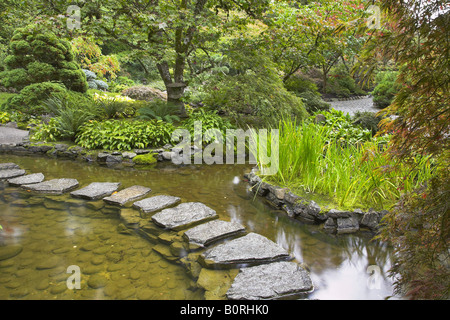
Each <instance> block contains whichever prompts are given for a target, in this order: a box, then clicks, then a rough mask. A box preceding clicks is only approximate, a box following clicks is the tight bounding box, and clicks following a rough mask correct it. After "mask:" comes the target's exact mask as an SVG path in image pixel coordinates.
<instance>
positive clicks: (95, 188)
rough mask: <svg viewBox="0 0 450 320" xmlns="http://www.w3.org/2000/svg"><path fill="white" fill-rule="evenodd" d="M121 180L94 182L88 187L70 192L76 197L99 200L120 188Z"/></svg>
mask: <svg viewBox="0 0 450 320" xmlns="http://www.w3.org/2000/svg"><path fill="white" fill-rule="evenodd" d="M119 187H120V183H119V182H93V183H91V184H90V185H88V186H87V187H84V188H82V189H80V190H76V191H73V192H71V193H70V195H71V196H72V197H74V198H81V199H86V200H99V199H102V198H104V197H107V196H110V195H111V194H112V193H114V192H116V191H117V189H119Z"/></svg>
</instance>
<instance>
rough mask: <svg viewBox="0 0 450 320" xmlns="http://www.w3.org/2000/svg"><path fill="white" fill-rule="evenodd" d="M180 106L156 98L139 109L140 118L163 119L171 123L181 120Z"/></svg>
mask: <svg viewBox="0 0 450 320" xmlns="http://www.w3.org/2000/svg"><path fill="white" fill-rule="evenodd" d="M179 110H180V107H179V106H177V105H175V104H172V103H170V102H166V101H163V100H159V99H158V100H154V101H152V102H149V103H147V104H146V105H145V106H144V107H142V108H140V109H139V110H138V114H139V116H138V119H141V120H152V119H155V120H161V121H165V122H169V123H173V122H176V121H180V117H179V116H178V115H177V114H178V113H179Z"/></svg>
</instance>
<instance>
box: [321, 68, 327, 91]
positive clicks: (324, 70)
mask: <svg viewBox="0 0 450 320" xmlns="http://www.w3.org/2000/svg"><path fill="white" fill-rule="evenodd" d="M322 73H323V88H322V90H323V94H326V93H327V84H328V71H327V69H326V67H324V66H323V67H322Z"/></svg>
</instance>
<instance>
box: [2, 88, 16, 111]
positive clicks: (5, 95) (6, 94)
mask: <svg viewBox="0 0 450 320" xmlns="http://www.w3.org/2000/svg"><path fill="white" fill-rule="evenodd" d="M14 95H15V93H9V92H0V110H2V109H3V104H5V103H6V102H7V101H8V100H9V99H10V98H12V97H13V96H14ZM4 108H6V106H5V107H4Z"/></svg>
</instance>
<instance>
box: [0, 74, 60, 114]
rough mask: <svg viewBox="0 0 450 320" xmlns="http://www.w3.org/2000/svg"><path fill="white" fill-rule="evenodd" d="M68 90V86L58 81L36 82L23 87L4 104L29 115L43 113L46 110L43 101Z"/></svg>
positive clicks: (8, 107)
mask: <svg viewBox="0 0 450 320" xmlns="http://www.w3.org/2000/svg"><path fill="white" fill-rule="evenodd" d="M66 91H67V90H66V88H65V87H64V86H62V85H61V84H58V83H53V82H41V83H34V84H31V85H29V86H27V87H25V88H24V89H22V90H21V91H20V93H19V94H17V95H14V96H12V97H10V98H9V99H8V100H7V102H6V103H5V104H4V106H5V108H7V109H10V110H15V111H19V112H22V113H24V114H26V115H28V116H31V115H42V114H44V113H45V111H46V110H45V108H44V107H43V102H44V101H45V100H47V99H48V98H51V97H53V96H55V95H57V94H65V93H66Z"/></svg>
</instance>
